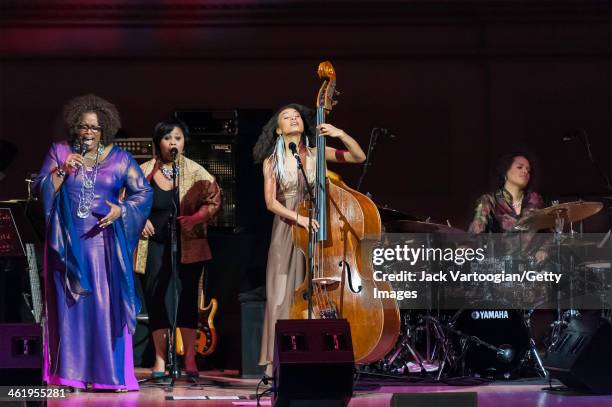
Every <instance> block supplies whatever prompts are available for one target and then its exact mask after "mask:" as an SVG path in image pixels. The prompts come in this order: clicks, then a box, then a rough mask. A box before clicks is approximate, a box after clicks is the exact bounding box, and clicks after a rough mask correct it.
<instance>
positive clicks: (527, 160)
mask: <svg viewBox="0 0 612 407" xmlns="http://www.w3.org/2000/svg"><path fill="white" fill-rule="evenodd" d="M533 164H534V160H533V159H532V158H531V157H530V155H529V154H527V153H525V152H513V153H509V154H505V155H503V156H501V157H500V158H499V160H498V162H497V165H496V171H495V172H496V186H497V190H495V191H494V192H491V193H488V194H484V195H482V196H481V197H480V198H479V199H478V201H477V204H476V210H475V213H474V219H473V220H472V223H471V224H470V227H469V229H468V230H469V232H471V233H483V232H484V233H487V232H492V233H506V232H511V231H513V227H514V225H515V224H516V222H518V221H519V220H520V219H522V218H524V217H526V216H528V215H529V214H531V213H533V212H534V211H535V210H537V209H541V208H543V207H544V200H543V199H542V196H541V195H540V194H538V193H537V192H535V191H533V190H532V189H531V187H532V184H533V183H532V178H533V177H532V173H533ZM545 258H546V252H545V251H543V250H540V251H538V252H537V253H536V260H537V261H538V262H541V261H543V260H544V259H545Z"/></svg>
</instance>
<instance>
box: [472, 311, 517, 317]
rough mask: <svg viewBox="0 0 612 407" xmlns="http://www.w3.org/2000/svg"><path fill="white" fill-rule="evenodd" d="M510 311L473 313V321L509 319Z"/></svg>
mask: <svg viewBox="0 0 612 407" xmlns="http://www.w3.org/2000/svg"><path fill="white" fill-rule="evenodd" d="M508 318H509V317H508V311H506V310H493V311H489V310H487V311H472V319H508Z"/></svg>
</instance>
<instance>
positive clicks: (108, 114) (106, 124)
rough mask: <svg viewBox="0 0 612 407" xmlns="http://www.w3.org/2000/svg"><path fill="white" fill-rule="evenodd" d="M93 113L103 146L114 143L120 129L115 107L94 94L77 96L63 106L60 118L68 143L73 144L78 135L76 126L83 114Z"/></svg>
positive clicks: (119, 120)
mask: <svg viewBox="0 0 612 407" xmlns="http://www.w3.org/2000/svg"><path fill="white" fill-rule="evenodd" d="M90 112H91V113H95V114H96V115H97V116H98V125H99V126H100V127H102V135H101V137H102V139H103V140H104V143H105V144H110V143H112V142H113V141H114V139H115V135H116V134H117V131H118V130H119V128H120V127H121V119H120V118H119V112H118V111H117V108H116V107H115V105H113V104H112V103H110V102H109V101H108V100H106V99H103V98H101V97H100V96H96V95H94V94H91V93H90V94H88V95H82V96H77V97H75V98H74V99H71V100H69V101H68V103H66V104H65V105H64V110H63V113H62V116H63V118H64V126H65V130H66V133H67V134H68V140H69V141H70V143H72V142H74V140H75V139H76V137H77V136H78V134H79V130H78V128H77V127H78V125H79V124H80V123H81V117H82V116H83V114H84V113H90Z"/></svg>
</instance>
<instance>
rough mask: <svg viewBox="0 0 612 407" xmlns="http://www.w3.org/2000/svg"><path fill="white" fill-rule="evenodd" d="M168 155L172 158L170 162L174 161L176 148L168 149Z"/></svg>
mask: <svg viewBox="0 0 612 407" xmlns="http://www.w3.org/2000/svg"><path fill="white" fill-rule="evenodd" d="M170 155H171V156H172V161H176V156H177V155H178V150H177V148H176V147H172V148H171V149H170Z"/></svg>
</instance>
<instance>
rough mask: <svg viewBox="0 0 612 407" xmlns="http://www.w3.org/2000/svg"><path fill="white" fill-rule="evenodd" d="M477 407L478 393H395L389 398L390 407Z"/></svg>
mask: <svg viewBox="0 0 612 407" xmlns="http://www.w3.org/2000/svg"><path fill="white" fill-rule="evenodd" d="M431 406H439V407H477V406H478V393H476V392H475V391H465V392H463V391H462V392H450V393H395V394H393V396H391V407H431Z"/></svg>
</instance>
